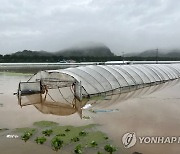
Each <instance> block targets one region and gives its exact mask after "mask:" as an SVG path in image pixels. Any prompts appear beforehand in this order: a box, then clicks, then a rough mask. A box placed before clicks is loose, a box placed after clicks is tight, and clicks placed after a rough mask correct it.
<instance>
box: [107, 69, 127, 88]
mask: <svg viewBox="0 0 180 154" xmlns="http://www.w3.org/2000/svg"><path fill="white" fill-rule="evenodd" d="M106 67H107V68H109V69H112V70H113V71H115V72H117V73H118V74H119V76H121V77H122V78H123V79H124V81H125V82H126V83H127V86H130V85H129V83H128V82H127V80H126V79H125V77H124V76H123V75H121V73H120V72H118V71H117V70H116V69H115V68H113V67H111V66H106Z"/></svg>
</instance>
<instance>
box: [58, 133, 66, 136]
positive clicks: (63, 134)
mask: <svg viewBox="0 0 180 154" xmlns="http://www.w3.org/2000/svg"><path fill="white" fill-rule="evenodd" d="M56 136H66V134H64V133H62V134H57V135H56Z"/></svg>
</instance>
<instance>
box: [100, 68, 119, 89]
mask: <svg viewBox="0 0 180 154" xmlns="http://www.w3.org/2000/svg"><path fill="white" fill-rule="evenodd" d="M97 67H99V68H101V69H104V70H105V71H106V72H108V73H109V75H111V76H112V77H113V78H114V79H115V80H116V82H117V83H118V85H119V88H121V84H120V83H119V81H118V80H117V78H116V77H115V76H114V75H113V73H111V72H110V71H109V70H107V67H102V65H99V66H97Z"/></svg>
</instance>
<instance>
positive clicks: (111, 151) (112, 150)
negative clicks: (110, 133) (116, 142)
mask: <svg viewBox="0 0 180 154" xmlns="http://www.w3.org/2000/svg"><path fill="white" fill-rule="evenodd" d="M104 150H105V151H107V152H109V153H110V154H112V153H113V152H115V151H117V148H116V147H114V146H112V145H110V144H107V145H105V146H104Z"/></svg>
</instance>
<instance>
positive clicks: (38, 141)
mask: <svg viewBox="0 0 180 154" xmlns="http://www.w3.org/2000/svg"><path fill="white" fill-rule="evenodd" d="M35 141H36V143H37V144H43V143H44V142H46V138H45V137H44V136H43V137H37V138H36V139H35Z"/></svg>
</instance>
